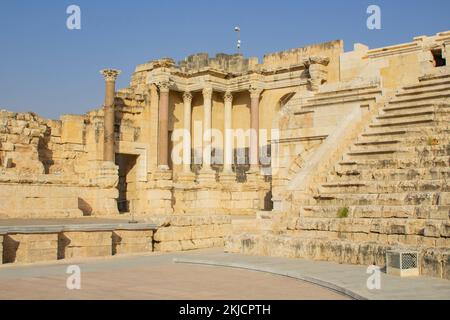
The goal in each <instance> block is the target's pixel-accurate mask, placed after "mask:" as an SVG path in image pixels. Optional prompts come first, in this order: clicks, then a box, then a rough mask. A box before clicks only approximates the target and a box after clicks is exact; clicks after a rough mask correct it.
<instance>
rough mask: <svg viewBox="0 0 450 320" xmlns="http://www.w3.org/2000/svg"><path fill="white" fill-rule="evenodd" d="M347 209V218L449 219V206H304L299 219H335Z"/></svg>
mask: <svg viewBox="0 0 450 320" xmlns="http://www.w3.org/2000/svg"><path fill="white" fill-rule="evenodd" d="M342 208H348V217H349V218H355V219H356V218H413V219H432V220H446V221H448V219H449V212H450V211H449V210H450V206H437V205H421V206H417V205H407V204H404V205H401V206H397V205H379V204H366V205H351V206H339V205H329V206H322V205H304V206H302V207H301V208H300V211H299V215H300V216H301V217H315V218H337V216H338V212H339V210H341V209H342Z"/></svg>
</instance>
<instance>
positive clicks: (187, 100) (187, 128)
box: [183, 92, 192, 173]
mask: <svg viewBox="0 0 450 320" xmlns="http://www.w3.org/2000/svg"><path fill="white" fill-rule="evenodd" d="M183 102H184V132H183V171H184V173H190V172H191V113H192V94H191V93H190V92H185V93H184V94H183Z"/></svg>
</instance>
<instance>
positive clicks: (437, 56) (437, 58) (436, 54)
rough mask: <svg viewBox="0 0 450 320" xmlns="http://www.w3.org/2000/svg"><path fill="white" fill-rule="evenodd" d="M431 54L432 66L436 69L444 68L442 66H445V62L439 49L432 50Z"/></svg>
mask: <svg viewBox="0 0 450 320" xmlns="http://www.w3.org/2000/svg"><path fill="white" fill-rule="evenodd" d="M431 53H432V54H433V59H434V65H435V66H436V67H437V68H438V67H444V66H446V65H447V61H446V60H445V58H444V57H443V56H442V50H441V49H436V50H432V51H431Z"/></svg>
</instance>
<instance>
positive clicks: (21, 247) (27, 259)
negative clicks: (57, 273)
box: [3, 233, 58, 263]
mask: <svg viewBox="0 0 450 320" xmlns="http://www.w3.org/2000/svg"><path fill="white" fill-rule="evenodd" d="M3 258H4V261H3V262H4V263H33V262H39V261H53V260H56V259H57V258H58V235H57V234H56V233H55V234H8V235H5V236H4V238H3Z"/></svg>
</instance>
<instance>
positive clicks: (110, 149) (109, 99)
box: [100, 69, 121, 163]
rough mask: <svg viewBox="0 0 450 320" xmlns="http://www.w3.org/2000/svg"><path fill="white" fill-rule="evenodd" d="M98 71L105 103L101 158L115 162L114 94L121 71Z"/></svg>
mask: <svg viewBox="0 0 450 320" xmlns="http://www.w3.org/2000/svg"><path fill="white" fill-rule="evenodd" d="M100 73H101V74H102V75H103V77H104V78H105V84H106V85H105V87H106V89H105V104H104V106H103V112H104V145H103V160H104V161H108V162H112V163H115V150H114V149H115V147H114V140H115V137H114V121H115V119H114V113H115V110H114V96H115V91H116V89H115V88H116V79H117V77H118V76H119V74H120V73H121V71H119V70H114V69H105V70H101V71H100Z"/></svg>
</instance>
